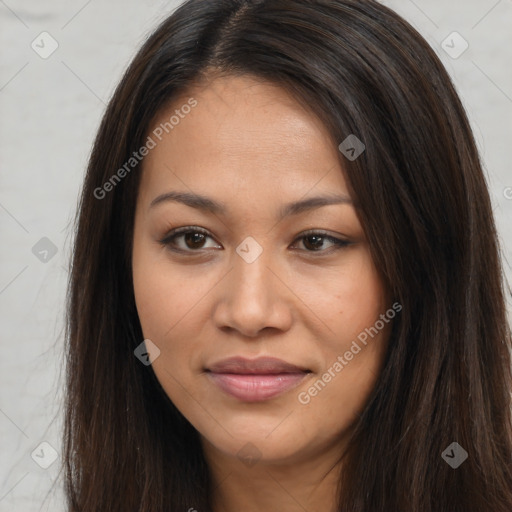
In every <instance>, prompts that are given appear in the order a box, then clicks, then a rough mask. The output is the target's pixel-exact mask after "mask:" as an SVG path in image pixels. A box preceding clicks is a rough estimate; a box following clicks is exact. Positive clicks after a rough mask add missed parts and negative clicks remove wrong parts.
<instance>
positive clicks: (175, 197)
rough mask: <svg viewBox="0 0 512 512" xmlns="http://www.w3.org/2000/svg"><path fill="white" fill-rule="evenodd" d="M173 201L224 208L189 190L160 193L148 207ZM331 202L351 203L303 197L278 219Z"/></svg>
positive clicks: (213, 209)
mask: <svg viewBox="0 0 512 512" xmlns="http://www.w3.org/2000/svg"><path fill="white" fill-rule="evenodd" d="M168 201H174V202H178V203H182V204H184V205H186V206H190V207H191V208H196V209H198V210H203V211H207V212H210V213H213V214H225V213H226V208H225V207H224V206H223V205H222V204H221V203H219V202H217V201H215V200H214V199H212V198H210V197H206V196H203V195H200V194H194V193H191V192H175V191H173V192H167V193H165V194H161V195H159V196H158V197H156V198H155V199H153V200H152V201H151V204H150V205H149V207H150V208H153V207H155V206H157V205H159V204H162V203H165V202H168ZM333 204H349V205H353V202H352V200H351V199H350V197H348V196H345V195H328V196H317V197H311V198H309V199H303V200H300V201H295V202H293V203H289V204H286V205H284V206H283V207H281V208H280V210H279V215H278V220H282V219H284V218H285V217H288V216H291V215H298V214H300V213H303V212H305V211H309V210H314V209H316V208H321V207H322V206H330V205H333Z"/></svg>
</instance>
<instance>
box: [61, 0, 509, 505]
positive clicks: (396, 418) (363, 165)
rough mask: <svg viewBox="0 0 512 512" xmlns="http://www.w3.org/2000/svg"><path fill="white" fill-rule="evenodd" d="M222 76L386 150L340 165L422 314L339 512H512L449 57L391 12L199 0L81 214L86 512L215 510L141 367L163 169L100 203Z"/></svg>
mask: <svg viewBox="0 0 512 512" xmlns="http://www.w3.org/2000/svg"><path fill="white" fill-rule="evenodd" d="M212 70H215V71H216V72H217V73H224V74H225V75H228V76H229V75H236V74H238V75H240V74H251V75H254V76H257V77H260V78H262V79H265V80H269V81H271V82H273V83H276V84H279V85H281V86H282V87H285V88H286V89H287V90H288V91H290V92H291V93H292V94H293V95H294V97H295V98H296V99H297V101H299V102H300V103H301V104H303V105H304V106H307V107H308V108H310V109H311V111H312V112H314V114H315V115H317V116H319V118H320V119H321V120H322V121H323V123H324V124H325V126H326V127H327V128H328V130H329V132H330V134H331V136H332V140H333V143H335V144H336V145H337V144H339V143H340V142H342V141H343V140H344V139H345V138H346V137H347V136H348V135H350V134H355V135H356V136H357V137H358V138H359V139H360V140H361V141H363V142H364V144H365V146H366V150H365V152H364V153H363V154H362V155H361V156H360V157H359V158H357V159H356V160H354V161H350V159H346V158H345V157H344V156H343V155H342V154H341V153H340V162H341V163H342V166H343V168H344V170H345V172H346V175H347V180H348V183H349V186H350V187H351V190H352V191H353V193H354V195H355V197H356V198H357V200H358V203H359V205H360V216H361V221H362V223H363V226H364V229H365V232H366V234H367V237H368V240H369V244H370V247H371V251H372V256H373V259H374V263H375V265H376V267H377V269H378V270H379V272H380V273H381V275H382V276H383V279H384V280H385V283H386V285H387V287H388V288H389V290H390V291H391V293H392V295H393V297H394V298H395V299H396V300H397V301H399V302H400V304H401V305H402V311H401V314H400V315H399V316H397V318H396V319H395V323H394V326H393V332H392V335H391V339H390V343H389V348H388V352H387V354H386V361H385V366H384V368H383V371H382V373H381V375H380V376H379V379H378V382H377V384H376V386H375V389H374V391H373V393H372V395H371V397H370V399H369V401H368V403H367V404H366V407H365V409H364V411H363V413H362V415H361V417H360V418H359V419H358V421H357V424H356V425H354V433H353V436H352V441H351V443H350V446H349V448H348V451H347V452H346V453H345V454H344V457H343V468H344V470H343V474H342V480H341V481H340V486H339V503H338V504H337V510H339V511H346V512H348V511H350V512H391V511H393V512H398V511H400V512H402V511H403V512H406V511H407V512H455V511H465V512H467V511H472V512H484V511H485V512H488V511H490V510H492V511H493V512H510V510H512V458H511V454H512V418H511V415H512V412H511V389H512V375H511V366H512V364H511V355H510V353H511V344H512V342H511V334H510V328H509V326H508V323H507V319H506V308H505V299H504V286H503V273H502V269H501V266H500V265H501V264H500V257H499V248H498V245H497V235H496V230H495V224H494V220H493V215H492V209H491V204H490V199H489V194H488V191H487V185H486V181H485V178H484V175H483V172H482V168H481V164H480V161H479V155H478V153H477V150H476V147H475V142H474V139H473V135H472V133H471V129H470V126H469V123H468V120H467V117H466V114H465V112H464V109H463V107H462V105H461V102H460V100H459V98H458V96H457V94H456V92H455V90H454V87H453V85H452V83H451V81H450V78H449V76H448V74H447V73H446V71H445V69H444V68H443V66H442V64H441V63H440V61H439V59H438V58H437V56H436V55H435V53H434V52H433V51H432V49H431V48H430V47H429V45H428V44H427V43H426V42H425V40H424V39H423V38H422V37H421V36H420V35H419V34H418V33H417V32H416V31H415V30H414V29H413V28H412V27H411V26H410V25H409V24H408V23H407V22H405V21H404V20H402V19H401V18H400V17H399V16H398V15H397V14H396V13H394V12H393V11H391V10H389V9H388V8H386V7H384V6H382V5H380V4H379V3H377V2H375V1H371V0H272V1H270V0H268V1H267V0H260V1H257V0H253V1H251V0H212V1H210V0H188V1H186V2H185V3H183V4H182V5H181V6H180V7H179V8H178V9H177V10H176V11H175V12H174V13H173V14H172V15H171V16H169V17H168V18H167V19H166V20H165V21H164V22H163V23H162V24H161V25H160V26H159V27H158V28H157V30H156V31H155V32H154V34H153V35H152V36H151V37H150V38H149V39H148V40H147V42H146V43H145V44H144V45H143V47H142V48H141V50H140V51H139V53H138V54H137V55H136V57H135V58H134V60H133V62H132V63H131V65H130V66H129V69H128V70H127V71H126V73H125V75H124V77H123V79H122V81H121V82H120V84H119V86H118V88H117V90H116V92H115V94H114V96H113V98H112V99H111V101H110V103H109V105H108V108H107V110H106V113H105V115H104V118H103V121H102V124H101V127H100V129H99V133H98V135H97V138H96V141H95V144H94V148H93V151H92V154H91V158H90V162H89V166H88V169H87V175H86V177H85V183H84V186H83V191H82V196H81V200H80V206H79V212H78V216H77V226H76V241H75V246H74V256H73V261H72V272H71V273H70V282H69V294H68V318H67V337H66V339H67V388H66V404H65V407H66V411H65V438H64V462H65V471H66V475H65V476H66V496H67V500H68V507H69V511H70V512H78V511H87V512H90V511H100V510H102V511H109V512H116V511H119V512H121V511H122V512H127V511H141V512H146V511H153V512H155V511H158V512H163V511H186V510H188V509H190V508H195V509H197V510H198V511H199V512H201V511H208V510H210V504H209V498H210V495H211V491H212V483H211V482H210V477H209V472H208V467H207V465H206V463H205V460H204V457H203V454H202V451H201V448H200V443H199V439H198V434H197V432H196V431H195V429H194V428H193V427H192V426H191V425H190V423H189V422H188V421H187V420H186V419H185V418H184V417H183V416H182V415H181V413H180V412H179V411H178V410H177V409H176V408H175V407H174V405H173V404H172V402H171V401H170V400H169V398H168V397H167V395H166V394H165V392H164V391H163V390H162V388H161V386H160V384H159V382H158V381H157V379H156V377H155V375H154V373H153V371H152V369H151V366H148V367H146V366H144V365H142V364H141V363H140V361H138V360H137V358H136V357H135V356H134V354H133V351H134V349H135V347H137V346H138V345H139V344H140V343H141V342H142V340H143V335H142V331H141V327H140V324H139V319H138V316H137V311H136V308H135V303H134V294H133V286H132V275H131V249H132V238H133V221H134V211H135V200H136V197H137V191H138V183H139V179H140V173H141V172H142V168H141V167H142V165H143V162H142V165H141V164H139V166H138V167H137V168H135V169H134V170H133V171H132V172H131V173H129V175H126V176H125V177H124V178H123V179H122V180H120V182H119V183H117V182H116V183H115V186H113V187H111V188H112V190H109V191H108V193H105V194H103V193H102V194H98V192H97V191H98V189H99V188H101V187H102V186H103V185H104V184H105V183H106V182H107V181H108V180H109V179H111V177H112V175H113V174H114V173H116V171H117V170H118V169H119V168H121V167H122V166H123V164H125V162H126V161H127V160H128V159H129V158H130V156H131V155H132V153H133V152H134V151H137V149H138V148H140V147H141V146H142V145H143V144H144V142H145V137H146V136H147V133H148V130H149V128H150V124H151V121H152V119H153V118H154V116H155V115H156V114H157V113H158V112H159V111H160V110H161V109H162V107H163V106H164V105H166V104H168V103H169V101H172V99H173V98H175V97H176V96H177V95H178V94H181V93H183V92H184V91H186V90H187V88H189V87H191V86H192V85H193V84H195V83H197V82H198V81H199V80H201V79H206V78H207V77H208V76H209V75H208V73H209V72H210V71H212ZM196 108H200V106H198V107H196ZM95 191H96V194H95ZM100 195H101V198H99V196H100ZM453 442H457V443H458V444H459V445H460V446H461V447H462V448H463V449H464V450H465V451H466V452H467V455H468V458H467V460H466V461H464V462H463V463H462V464H461V465H460V466H459V467H458V468H456V469H454V468H453V467H451V465H450V464H448V463H447V462H446V458H443V457H442V454H443V452H444V451H445V449H446V448H448V447H449V446H450V445H451V443H453ZM452 453H453V452H452Z"/></svg>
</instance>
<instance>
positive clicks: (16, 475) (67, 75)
mask: <svg viewBox="0 0 512 512" xmlns="http://www.w3.org/2000/svg"><path fill="white" fill-rule="evenodd" d="M179 3H180V2H177V1H175V2H164V1H149V0H147V1H140V0H139V1H135V0H123V1H121V0H108V1H102V2H100V1H99V0H89V1H85V0H72V1H70V0H68V1H66V2H64V1H63V0H51V1H45V2H41V1H36V0H18V1H17V0H6V1H3V0H0V26H1V28H0V45H1V48H2V52H1V56H0V163H1V167H0V230H1V231H0V233H1V237H2V243H1V251H0V261H1V266H0V315H1V348H2V357H1V358H0V375H1V384H2V385H1V387H0V447H1V454H2V455H1V464H0V511H10V512H12V511H20V512H32V511H42V510H51V511H54V512H59V511H62V510H64V499H63V495H62V490H61V483H60V481H59V480H58V473H59V470H60V466H61V458H60V454H61V444H60V443H61V440H60V435H61V429H62V416H61V414H62V386H63V382H64V381H63V378H64V373H63V371H62V370H63V362H64V359H63V351H62V347H63V336H62V335H63V313H64V299H65V289H66V279H67V272H66V268H67V265H68V259H69V255H70V242H71V232H70V229H69V227H70V220H71V219H72V217H73V215H74V211H75V208H76V202H77V198H78V192H79V189H80V186H81V181H82V177H83V174H84V169H85V165H86V162H87V158H88V155H89V152H90V148H91V143H92V140H93V137H94V135H95V132H96V130H97V128H98V124H99V121H100V118H101V115H102V113H103V111H104V108H105V104H106V102H107V101H108V99H109V98H110V96H111V94H112V93H113V90H114V87H115V85H116V83H117V82H118V80H119V78H120V76H121V73H122V72H123V70H124V69H125V67H126V66H127V64H128V63H129V61H130V59H131V58H132V57H133V56H134V54H135V51H136V49H137V48H138V47H139V46H140V44H141V43H142V42H143V41H144V40H145V38H146V37H147V36H148V35H149V33H150V32H151V31H152V29H153V28H154V27H155V26H156V24H157V23H158V22H159V21H160V20H161V19H162V18H163V17H165V15H166V14H167V13H168V12H169V11H171V10H172V9H173V8H174V7H175V6H176V5H178V4H179ZM384 3H386V4H387V5H389V6H390V7H392V8H394V9H395V10H396V11H398V12H399V13H400V14H402V15H403V16H404V17H405V18H406V19H407V20H408V21H409V22H411V23H412V24H413V25H414V26H415V27H416V28H417V29H418V30H419V31H420V32H421V33H422V34H423V35H424V37H425V38H426V39H427V40H428V41H429V43H430V44H431V45H432V47H433V48H434V49H435V50H436V52H437V53H438V55H439V56H440V57H441V59H442V60H443V62H444V63H445V65H446V67H447V69H448V71H449V73H450V74H451V76H452V77H453V80H454V82H455V84H456V87H457V89H458V91H459V93H460V95H461V97H462V100H463V102H464V105H465V107H466V109H467V112H468V114H469V117H470V120H471V123H472V126H473V129H474V133H475V136H476V139H477V142H478V145H479V148H480V151H481V155H482V158H483V161H484V164H485V168H486V172H487V174H488V179H489V183H490V189H491V195H492V199H493V203H494V208H495V212H496V218H497V222H498V228H499V232H500V237H501V240H502V243H503V256H504V264H505V269H506V273H507V276H508V279H509V281H510V277H511V274H512V273H511V267H510V264H509V263H508V262H510V261H512V258H511V251H512V223H511V218H512V188H508V187H512V173H511V171H510V164H509V162H510V146H511V144H510V143H511V133H512V126H511V119H512V116H511V114H512V99H511V98H512V66H511V65H510V62H512V50H511V37H510V27H511V26H512V1H511V0H500V1H497V0H478V1H476V0H472V1H452V2H447V1H446V0H442V1H441V0H432V1H426V0H415V1H412V0H402V1H398V0H392V1H386V2H384ZM43 31H47V32H48V33H49V34H51V36H52V37H53V38H54V39H55V40H56V41H57V42H58V45H59V46H58V48H57V50H56V51H55V52H54V53H53V54H52V55H51V56H49V57H48V58H46V59H44V58H42V57H41V56H40V55H39V54H38V53H36V51H34V50H33V49H32V47H31V44H32V41H35V43H34V44H38V45H39V47H42V46H43V45H44V48H41V51H42V50H43V49H46V50H47V49H48V48H49V44H50V42H49V40H48V39H46V40H44V41H43V42H41V36H39V35H40V34H41V32H43ZM453 31H457V32H458V33H460V34H461V36H462V37H463V38H464V39H465V40H466V41H467V42H468V44H469V47H468V49H467V50H466V51H465V52H464V53H463V54H462V55H461V56H460V57H458V58H452V57H450V56H449V55H448V54H447V53H446V52H445V50H444V49H443V43H442V42H443V41H445V40H446V38H447V36H449V35H450V34H451V33H452V32H453ZM446 44H448V45H450V46H453V47H454V48H453V49H452V50H450V51H452V52H453V51H455V50H457V49H460V48H461V46H460V43H459V42H457V36H455V39H454V38H453V36H451V37H450V38H448V39H447V40H446V42H445V43H444V45H445V46H446ZM43 237H47V238H48V239H49V240H50V241H51V244H53V245H54V246H55V249H54V250H57V252H56V254H55V255H52V252H51V245H50V244H49V243H48V241H42V242H40V240H41V238H43ZM36 244H38V245H36ZM34 246H35V247H36V248H35V249H33V248H34ZM45 250H48V251H49V252H48V253H45V252H44V251H45ZM42 442H47V443H49V444H50V445H51V446H52V447H53V448H54V449H55V451H56V452H57V454H56V460H55V462H54V463H53V464H52V465H51V466H50V467H49V468H48V469H43V468H42V467H40V466H39V465H38V464H37V463H36V462H35V461H38V462H39V463H41V462H43V463H44V462H46V463H48V462H51V448H49V447H48V446H47V445H43V447H40V443H42ZM34 450H35V452H34ZM33 453H34V457H33V458H32V456H31V454H33Z"/></svg>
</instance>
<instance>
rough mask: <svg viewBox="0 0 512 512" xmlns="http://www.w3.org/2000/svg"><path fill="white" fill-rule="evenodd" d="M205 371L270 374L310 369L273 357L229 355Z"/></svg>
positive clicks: (307, 371) (302, 371) (305, 371)
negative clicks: (248, 357) (252, 357)
mask: <svg viewBox="0 0 512 512" xmlns="http://www.w3.org/2000/svg"><path fill="white" fill-rule="evenodd" d="M206 370H207V371H210V372H213V373H234V374H249V375H251V374H253V375H265V374H266V375H272V374H280V373H309V372H310V370H308V369H307V368H304V367H299V366H296V365H294V364H291V363H287V362H286V361H283V360H282V359H277V358H275V357H259V358H257V359H246V358H244V357H230V358H228V359H222V360H221V361H218V362H216V363H214V364H212V365H210V366H209V367H208V368H207V369H206Z"/></svg>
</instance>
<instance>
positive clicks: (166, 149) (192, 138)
mask: <svg viewBox="0 0 512 512" xmlns="http://www.w3.org/2000/svg"><path fill="white" fill-rule="evenodd" d="M190 105H194V106H193V107H192V108H189V106H190ZM155 130H157V131H156V132H155ZM154 133H157V134H159V138H157V137H155V135H153V134H154ZM149 135H150V136H152V138H153V139H154V141H155V142H156V145H155V147H154V148H153V149H152V150H151V151H150V153H149V154H148V155H147V156H146V157H145V159H144V162H143V167H144V171H143V179H142V183H141V193H143V194H144V193H146V192H147V193H148V194H149V195H155V194H158V193H162V192H165V190H164V189H165V188H170V187H174V188H176V187H177V186H179V188H180V189H187V188H188V189H190V190H189V191H193V192H197V193H206V192H209V193H210V194H211V192H212V191H218V192H219V193H220V192H223V195H224V196H225V194H226V192H229V191H232V192H236V191H242V190H243V191H246V192H251V194H252V195H255V196H260V199H264V200H268V199H269V198H270V196H271V195H272V194H278V195H281V194H285V195H289V196H290V197H292V198H294V199H296V198H297V196H303V195H306V194H307V193H308V191H311V192H329V193H331V192H339V193H344V194H347V195H348V190H347V187H346V182H345V180H344V177H343V172H342V169H341V166H340V158H339V153H338V149H337V147H336V145H335V144H334V142H333V140H332V138H331V136H330V134H329V132H328V131H327V129H326V128H325V126H323V124H322V123H321V121H320V120H319V119H318V118H317V117H316V116H315V115H314V114H313V113H312V112H311V111H309V110H307V109H305V108H304V107H303V106H302V105H301V104H300V103H299V102H298V101H297V100H295V99H294V98H293V97H292V96H291V95H290V94H289V93H288V92H287V91H286V90H285V89H283V88H281V87H279V86H277V85H275V84H271V83H268V82H263V81H261V80H258V79H257V78H253V77H249V76H241V77H224V78H216V79H214V80H212V81H210V82H208V83H207V84H203V85H201V86H196V87H194V88H191V89H190V90H189V91H187V93H186V94H183V95H181V96H180V97H179V98H177V99H176V100H174V101H173V102H172V104H171V105H168V106H167V107H166V108H165V109H163V110H162V111H161V112H159V115H158V116H157V117H156V118H155V120H154V122H153V124H152V126H151V129H150V132H149ZM148 199H149V198H148ZM226 199H229V198H226Z"/></svg>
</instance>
